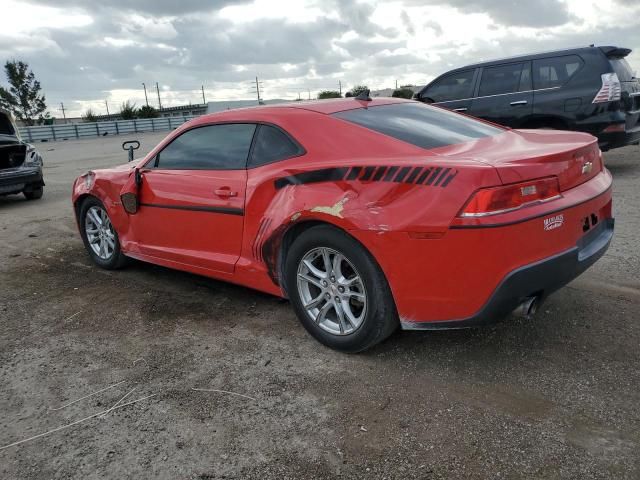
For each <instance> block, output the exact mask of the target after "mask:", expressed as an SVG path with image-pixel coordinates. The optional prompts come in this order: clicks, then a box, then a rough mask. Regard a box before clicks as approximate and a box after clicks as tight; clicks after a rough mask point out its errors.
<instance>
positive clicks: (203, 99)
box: [202, 85, 207, 103]
mask: <svg viewBox="0 0 640 480" xmlns="http://www.w3.org/2000/svg"><path fill="white" fill-rule="evenodd" d="M202 103H207V99H206V98H204V85H202Z"/></svg>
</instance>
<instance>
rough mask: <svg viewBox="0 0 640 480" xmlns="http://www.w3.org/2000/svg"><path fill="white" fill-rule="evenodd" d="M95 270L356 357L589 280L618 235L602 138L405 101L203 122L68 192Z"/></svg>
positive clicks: (299, 108)
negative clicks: (190, 293)
mask: <svg viewBox="0 0 640 480" xmlns="http://www.w3.org/2000/svg"><path fill="white" fill-rule="evenodd" d="M73 204H74V206H75V212H76V216H77V221H78V226H79V229H80V234H81V235H82V239H83V240H84V243H85V245H86V247H87V250H88V252H89V255H90V256H91V258H92V259H93V261H94V262H95V263H97V264H98V265H99V266H101V267H104V268H109V269H112V268H117V267H120V266H122V265H123V264H124V262H125V259H126V258H127V257H131V258H136V259H139V260H144V261H147V262H152V263H156V264H159V265H164V266H167V267H171V268H176V269H180V270H186V271H189V272H193V273H197V274H201V275H206V276H209V277H214V278H217V279H222V280H228V281H230V282H234V283H238V284H241V285H245V286H247V287H251V288H254V289H257V290H261V291H264V292H268V293H270V294H273V295H278V296H281V297H285V298H289V299H290V301H291V303H292V305H293V308H294V309H295V312H296V314H297V315H298V317H299V319H300V321H301V322H302V325H303V326H304V327H305V328H306V329H307V330H308V331H309V333H311V334H312V335H313V336H314V337H315V338H316V339H318V340H319V341H320V342H322V343H324V344H326V345H328V346H330V347H332V348H335V349H338V350H342V351H348V352H355V351H361V350H364V349H366V348H369V347H371V346H372V345H375V344H376V343H378V342H381V341H382V340H384V339H385V338H386V337H388V336H389V335H390V334H391V333H392V332H393V331H394V330H395V329H396V328H397V327H398V326H400V327H401V328H403V329H408V330H412V329H426V330H428V329H440V328H462V327H469V326H476V325H481V324H485V323H488V322H492V321H494V320H496V319H500V318H502V317H505V316H506V315H507V314H508V313H509V312H511V311H513V310H515V309H518V308H520V309H521V310H523V311H524V313H526V314H530V313H532V312H533V311H534V309H535V308H536V305H537V303H538V302H540V301H541V300H542V299H544V298H545V297H546V296H547V295H549V294H550V293H551V292H553V291H554V290H556V289H558V288H560V287H561V286H563V285H565V284H566V283H567V282H569V281H570V280H572V279H573V278H575V277H576V276H577V275H579V274H580V273H582V272H583V271H584V270H585V269H586V268H588V267H589V266H590V265H592V264H593V263H594V262H595V261H596V260H597V259H598V258H600V257H601V256H602V255H603V254H604V252H605V251H606V250H607V248H608V246H609V243H610V241H611V238H612V236H613V218H612V208H611V174H610V173H609V172H608V170H607V169H606V168H605V167H604V164H603V161H602V156H601V153H600V150H599V149H598V143H597V139H596V138H595V137H592V136H591V135H588V134H584V133H575V132H561V131H551V130H510V129H506V128H502V127H499V126H496V125H493V124H489V123H486V122H483V121H479V120H475V119H473V118H470V117H467V116H464V115H461V114H457V113H453V112H449V111H446V110H443V109H441V108H438V107H434V106H428V105H424V104H421V103H418V102H413V101H407V100H400V99H392V98H385V99H374V100H371V99H370V98H367V96H366V95H364V96H359V97H357V98H355V99H337V100H325V101H319V102H309V103H303V102H300V103H298V102H296V103H290V104H286V105H279V106H268V107H257V108H247V109H239V110H231V111H226V112H222V113H216V114H212V115H204V116H202V117H199V118H197V119H195V120H192V121H190V122H188V123H186V124H184V125H183V126H182V127H180V128H179V129H177V130H176V131H174V132H172V133H171V134H169V135H168V136H167V138H166V139H165V140H163V141H162V142H161V143H160V144H159V145H158V146H157V147H156V148H154V149H153V150H152V151H151V152H150V153H149V154H148V155H147V156H146V157H145V158H143V159H142V160H140V161H137V162H135V163H129V164H126V165H123V166H121V167H116V168H111V169H105V170H94V171H90V172H88V173H86V174H84V175H82V176H80V177H79V178H78V179H77V180H76V181H75V183H74V185H73Z"/></svg>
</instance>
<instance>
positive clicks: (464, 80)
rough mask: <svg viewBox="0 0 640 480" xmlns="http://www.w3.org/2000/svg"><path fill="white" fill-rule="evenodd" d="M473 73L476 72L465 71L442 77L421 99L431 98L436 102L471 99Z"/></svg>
mask: <svg viewBox="0 0 640 480" xmlns="http://www.w3.org/2000/svg"><path fill="white" fill-rule="evenodd" d="M473 73H474V70H465V71H463V72H456V73H452V74H451V75H447V76H445V77H442V78H441V79H440V80H437V81H436V82H435V83H433V84H432V85H430V86H429V88H427V89H426V90H425V91H424V92H423V93H422V94H421V95H420V97H421V98H430V99H432V100H433V101H434V102H447V101H449V100H460V99H463V98H469V97H471V94H472V89H473Z"/></svg>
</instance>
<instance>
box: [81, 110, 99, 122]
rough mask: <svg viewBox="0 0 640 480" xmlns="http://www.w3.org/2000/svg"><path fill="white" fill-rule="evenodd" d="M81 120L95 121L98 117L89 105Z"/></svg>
mask: <svg viewBox="0 0 640 480" xmlns="http://www.w3.org/2000/svg"><path fill="white" fill-rule="evenodd" d="M82 120H84V121H85V122H96V121H97V120H98V118H97V117H96V114H95V113H94V111H93V110H92V109H91V107H89V108H87V111H86V112H84V114H83V115H82Z"/></svg>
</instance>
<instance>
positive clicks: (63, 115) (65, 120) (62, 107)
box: [60, 102, 67, 123]
mask: <svg viewBox="0 0 640 480" xmlns="http://www.w3.org/2000/svg"><path fill="white" fill-rule="evenodd" d="M60 110H62V118H64V123H67V116H66V115H65V114H64V103H62V102H60Z"/></svg>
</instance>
